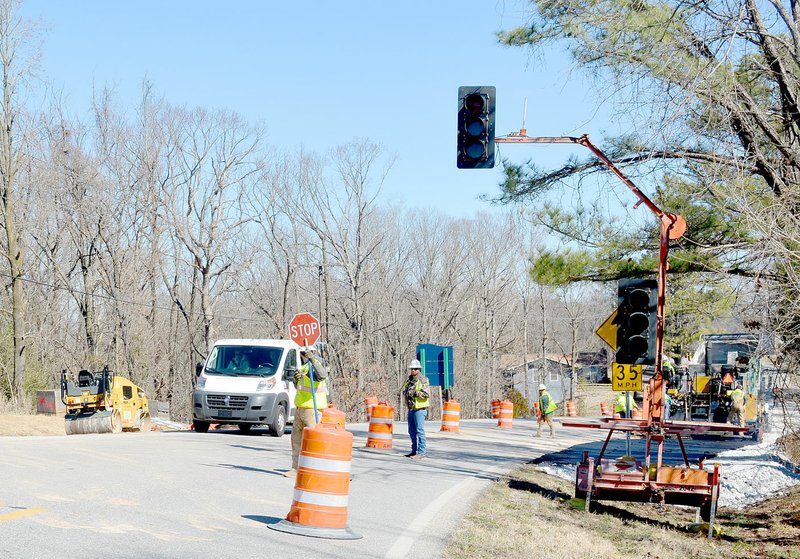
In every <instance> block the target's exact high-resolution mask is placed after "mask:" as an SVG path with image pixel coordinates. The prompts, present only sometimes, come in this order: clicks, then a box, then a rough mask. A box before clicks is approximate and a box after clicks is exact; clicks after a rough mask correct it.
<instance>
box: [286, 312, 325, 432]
mask: <svg viewBox="0 0 800 559" xmlns="http://www.w3.org/2000/svg"><path fill="white" fill-rule="evenodd" d="M289 337H290V338H291V339H292V341H293V342H294V343H296V344H297V345H299V346H305V347H306V348H308V346H311V345H314V344H315V343H317V340H319V320H318V319H317V317H315V316H314V315H313V314H311V313H307V312H301V313H298V314H296V315H294V317H293V318H292V321H291V322H289ZM308 379H309V381H310V382H311V402H312V403H313V404H314V420H315V421H316V422H317V423H319V412H318V411H317V392H316V390H315V389H314V365H313V363H312V362H311V360H310V359H309V360H308Z"/></svg>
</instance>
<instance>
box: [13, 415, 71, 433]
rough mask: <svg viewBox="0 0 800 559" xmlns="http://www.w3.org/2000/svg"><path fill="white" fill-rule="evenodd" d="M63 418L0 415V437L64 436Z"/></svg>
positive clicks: (54, 416) (58, 416) (56, 416)
mask: <svg viewBox="0 0 800 559" xmlns="http://www.w3.org/2000/svg"><path fill="white" fill-rule="evenodd" d="M64 434H65V432H64V416H63V415H61V414H58V415H11V414H3V415H0V437H14V436H28V435H64Z"/></svg>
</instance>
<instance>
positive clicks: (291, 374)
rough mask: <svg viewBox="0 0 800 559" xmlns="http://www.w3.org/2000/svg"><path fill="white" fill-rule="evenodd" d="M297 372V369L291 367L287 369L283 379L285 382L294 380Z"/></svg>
mask: <svg viewBox="0 0 800 559" xmlns="http://www.w3.org/2000/svg"><path fill="white" fill-rule="evenodd" d="M296 372H297V367H295V366H293V365H289V366H288V367H286V370H285V371H284V372H283V379H284V380H293V379H294V374H295V373H296Z"/></svg>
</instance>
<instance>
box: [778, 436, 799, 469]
mask: <svg viewBox="0 0 800 559" xmlns="http://www.w3.org/2000/svg"><path fill="white" fill-rule="evenodd" d="M778 444H779V445H780V447H781V450H782V451H783V452H784V453H785V454H786V456H787V457H788V458H789V460H791V461H792V463H793V464H797V465H800V432H794V433H791V434H789V435H785V436H784V437H782V438H781V439H780V441H778Z"/></svg>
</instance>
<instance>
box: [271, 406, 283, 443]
mask: <svg viewBox="0 0 800 559" xmlns="http://www.w3.org/2000/svg"><path fill="white" fill-rule="evenodd" d="M285 429H286V408H285V407H283V404H280V405H279V406H278V411H277V412H275V419H273V420H272V423H270V425H269V431H270V432H269V434H270V435H272V436H273V437H282V436H283V431H284V430H285Z"/></svg>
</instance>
